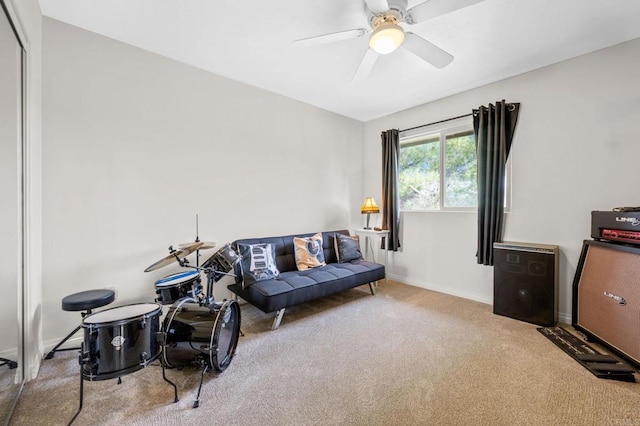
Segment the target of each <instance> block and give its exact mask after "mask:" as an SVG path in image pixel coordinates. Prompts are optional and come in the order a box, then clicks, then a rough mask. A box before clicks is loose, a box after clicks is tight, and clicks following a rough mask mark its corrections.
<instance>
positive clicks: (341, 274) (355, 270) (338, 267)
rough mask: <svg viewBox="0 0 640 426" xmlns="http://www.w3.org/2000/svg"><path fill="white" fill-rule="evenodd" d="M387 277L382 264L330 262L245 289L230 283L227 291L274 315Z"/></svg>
mask: <svg viewBox="0 0 640 426" xmlns="http://www.w3.org/2000/svg"><path fill="white" fill-rule="evenodd" d="M384 275H385V271H384V266H383V265H380V264H378V263H372V262H368V261H366V260H354V261H352V262H348V263H328V264H327V265H325V266H320V267H317V268H312V269H307V270H306V271H287V272H280V275H279V276H278V277H276V278H274V279H271V280H265V281H260V282H257V283H255V284H253V285H251V286H248V287H247V288H245V289H243V288H241V285H240V284H231V285H229V286H228V288H229V290H231V291H232V292H234V293H236V294H237V295H238V296H239V297H241V298H243V299H244V300H246V301H247V302H249V303H251V304H253V305H255V306H257V307H258V308H260V309H261V310H262V311H264V312H273V311H276V310H278V309H282V308H286V307H289V306H295V305H298V304H300V303H305V302H309V301H311V300H315V299H317V298H319V297H325V296H328V295H330V294H333V293H336V292H339V291H344V290H348V289H350V288H353V287H355V286H358V285H362V284H366V283H370V282H374V281H377V280H380V279H383V278H384Z"/></svg>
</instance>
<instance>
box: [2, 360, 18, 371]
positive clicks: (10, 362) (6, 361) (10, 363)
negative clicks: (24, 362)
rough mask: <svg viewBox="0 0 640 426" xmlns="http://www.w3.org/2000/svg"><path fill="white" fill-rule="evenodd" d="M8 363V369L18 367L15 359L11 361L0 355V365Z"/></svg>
mask: <svg viewBox="0 0 640 426" xmlns="http://www.w3.org/2000/svg"><path fill="white" fill-rule="evenodd" d="M7 364H9V370H13V369H14V368H18V363H17V362H15V361H11V360H10V359H7V358H2V357H0V367H2V366H3V365H7Z"/></svg>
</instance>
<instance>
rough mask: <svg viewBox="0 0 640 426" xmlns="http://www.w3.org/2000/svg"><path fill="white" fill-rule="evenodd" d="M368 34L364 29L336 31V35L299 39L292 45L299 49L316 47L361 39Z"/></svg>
mask: <svg viewBox="0 0 640 426" xmlns="http://www.w3.org/2000/svg"><path fill="white" fill-rule="evenodd" d="M368 32H369V31H368V30H367V29H366V28H355V29H353V30H346V31H338V32H337V33H331V34H323V35H319V36H313V37H308V38H301V39H299V40H294V42H293V44H295V45H296V46H300V47H309V46H318V45H320V44H326V43H333V42H336V41H341V40H349V39H351V38H358V37H362V36H363V35H365V34H366V33H368Z"/></svg>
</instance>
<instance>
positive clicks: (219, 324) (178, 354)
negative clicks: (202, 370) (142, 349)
mask: <svg viewBox="0 0 640 426" xmlns="http://www.w3.org/2000/svg"><path fill="white" fill-rule="evenodd" d="M162 329H163V332H164V333H165V335H166V344H165V345H164V347H163V351H162V360H163V363H164V365H165V366H167V367H168V368H176V367H178V368H179V367H183V366H188V365H198V364H199V363H200V362H201V361H204V362H205V363H206V364H207V365H208V367H209V368H213V369H215V370H216V371H219V372H222V371H224V370H225V369H226V368H227V367H228V366H229V364H230V363H231V360H232V358H233V356H234V355H235V353H236V346H237V345H238V337H239V335H240V306H239V305H238V302H236V301H235V300H227V301H225V302H224V303H222V304H218V303H214V304H212V305H210V306H201V305H200V304H198V302H197V301H196V300H195V299H193V298H191V297H187V298H184V299H181V300H179V301H177V302H176V303H174V304H173V306H171V308H170V309H169V312H168V313H167V316H166V317H165V320H164V323H163V325H162Z"/></svg>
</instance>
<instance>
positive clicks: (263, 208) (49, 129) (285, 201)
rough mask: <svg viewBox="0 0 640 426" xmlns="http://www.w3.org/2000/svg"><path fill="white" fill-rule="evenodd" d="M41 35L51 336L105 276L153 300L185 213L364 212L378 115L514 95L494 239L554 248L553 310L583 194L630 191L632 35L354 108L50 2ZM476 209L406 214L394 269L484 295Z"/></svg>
mask: <svg viewBox="0 0 640 426" xmlns="http://www.w3.org/2000/svg"><path fill="white" fill-rule="evenodd" d="M44 40H45V41H44V57H43V61H44V80H43V92H44V93H43V99H44V102H43V108H44V119H43V126H44V135H45V140H46V143H45V146H44V153H43V155H44V158H45V162H44V168H43V178H44V197H43V199H44V230H45V232H44V258H45V263H44V267H45V271H46V273H45V277H44V291H45V294H44V309H43V318H44V319H45V324H46V325H45V329H44V340H45V343H46V344H47V345H52V344H54V343H55V342H56V341H57V340H58V339H59V338H60V337H61V336H63V335H64V334H65V333H66V331H67V329H71V328H72V327H73V326H74V325H75V324H77V320H78V318H77V315H76V314H74V313H68V312H63V311H61V310H60V299H61V298H62V297H64V296H65V295H67V294H70V293H73V292H76V291H81V290H86V289H91V288H103V287H115V288H116V289H117V291H118V300H117V302H116V303H115V304H114V305H118V304H125V303H132V302H136V301H150V300H152V299H153V297H154V296H155V294H154V291H153V282H154V281H155V280H156V279H158V278H161V277H162V276H165V275H168V274H170V273H173V272H176V270H177V267H176V266H175V265H174V266H171V267H166V268H163V269H161V270H158V271H155V272H153V273H147V274H145V273H143V272H142V271H143V270H144V268H145V267H146V266H148V265H149V264H151V263H153V262H154V261H156V260H158V259H160V258H161V257H164V256H165V255H166V253H167V251H166V248H167V247H168V245H169V244H176V243H180V242H185V241H189V240H192V239H193V238H194V237H195V223H194V222H195V215H196V214H199V218H200V238H201V239H203V240H213V241H216V242H218V243H219V244H221V243H224V242H227V241H231V240H233V239H236V238H241V237H248V236H267V235H277V234H282V233H295V232H308V231H315V230H318V229H329V228H343V227H349V228H352V229H353V228H355V227H359V226H361V224H362V216H361V215H360V214H358V208H359V206H360V204H361V202H362V199H363V197H364V195H374V196H375V197H376V199H377V200H378V201H379V200H380V167H379V164H380V145H379V143H380V137H379V135H380V132H381V131H382V130H385V129H388V128H408V127H413V126H416V125H420V124H424V123H427V122H431V121H437V120H440V119H444V118H448V117H452V116H457V115H460V114H464V113H467V112H470V111H471V109H472V108H475V107H477V106H479V105H481V104H487V103H489V102H495V101H496V100H501V99H506V100H507V101H513V102H521V103H522V109H521V113H520V120H519V123H518V127H517V129H516V135H515V141H514V146H513V150H512V162H513V185H512V189H513V197H512V200H513V203H512V208H511V211H510V212H509V213H508V214H507V219H506V228H505V239H507V240H511V241H528V242H537V243H547V244H557V245H559V246H560V247H561V258H560V262H561V263H560V281H561V282H560V284H561V290H560V313H561V319H562V320H564V321H570V314H571V300H570V299H571V284H572V280H573V275H574V273H575V267H576V264H577V261H578V256H579V252H580V248H581V243H582V240H583V239H587V238H589V220H590V211H591V210H596V209H610V208H612V207H615V206H620V205H630V204H636V201H634V199H635V194H636V191H635V185H634V184H635V180H637V177H638V176H637V175H638V172H637V168H635V167H634V157H636V156H637V155H638V154H640V152H639V151H640V148H638V147H637V146H638V145H637V144H635V143H634V141H633V139H632V132H633V130H634V128H635V124H636V123H634V122H633V121H634V120H633V118H635V117H637V113H638V110H639V109H640V105H639V99H640V89H639V88H638V85H637V79H636V77H635V73H634V70H635V69H637V68H638V65H640V64H639V62H640V59H638V58H640V55H639V53H640V41H639V40H635V41H631V42H627V43H624V44H621V45H618V46H614V47H612V48H609V49H605V50H602V51H599V52H595V53H593V54H589V55H585V56H583V57H579V58H575V59H572V60H569V61H566V62H563V63H560V64H556V65H553V66H550V67H546V68H543V69H540V70H536V71H533V72H530V73H527V74H524V75H521V76H518V77H515V78H511V79H508V80H504V81H501V82H498V83H495V84H491V85H488V86H484V87H482V88H479V89H476V90H471V91H468V92H465V93H462V94H459V95H456V96H452V97H449V98H446V99H443V100H440V101H437V102H433V103H429V104H425V105H422V106H420V107H417V108H413V109H411V110H407V111H403V112H400V113H397V114H393V115H390V116H388V117H384V118H381V119H378V120H374V121H371V122H368V123H364V124H363V123H359V122H356V121H353V120H350V119H347V118H344V117H340V116H338V115H335V114H332V113H328V112H326V111H322V110H319V109H317V108H314V107H311V106H308V105H305V104H302V103H299V102H296V101H293V100H290V99H286V98H283V97H280V96H278V95H274V94H272V93H268V92H265V91H262V90H259V89H256V88H253V87H250V86H247V85H244V84H241V83H238V82H234V81H232V80H228V79H224V78H222V77H219V76H215V75H212V74H209V73H206V72H204V71H201V70H198V69H195V68H192V67H189V66H186V65H183V64H180V63H177V62H174V61H171V60H168V59H166V58H162V57H159V56H157V55H154V54H151V53H148V52H145V51H142V50H140V49H137V48H134V47H131V46H127V45H124V44H121V43H119V42H116V41H113V40H110V39H107V38H104V37H101V36H98V35H95V34H92V33H89V32H86V31H83V30H81V29H78V28H74V27H71V26H68V25H66V24H62V23H59V22H57V21H53V20H50V19H45V20H44ZM365 165H366V167H365ZM247 170H249V171H250V172H247ZM372 220H373V221H374V223H377V222H376V221H377V220H379V217H376V216H374V218H372ZM475 223H476V216H475V213H440V212H434V213H405V214H403V235H404V239H403V250H402V251H401V252H399V253H395V254H393V255H391V256H390V265H389V269H388V271H389V275H390V277H391V278H395V279H398V280H400V281H404V282H406V283H409V284H413V285H417V286H421V287H425V288H430V289H434V290H437V291H442V292H445V293H449V294H453V295H458V296H462V297H466V298H470V299H473V300H478V301H481V302H485V303H491V302H492V294H493V293H492V292H493V270H492V268H489V267H484V266H479V265H477V264H476V261H475V256H474V255H475V250H476V248H475V244H476V240H475V239H476V226H475ZM210 253H212V252H209V253H205V256H207V255H208V254H210ZM225 284H226V282H222V283H220V284H219V285H218V286H217V287H216V292H217V293H218V294H217V295H218V297H221V296H226V291H225V290H224V285H225Z"/></svg>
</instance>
